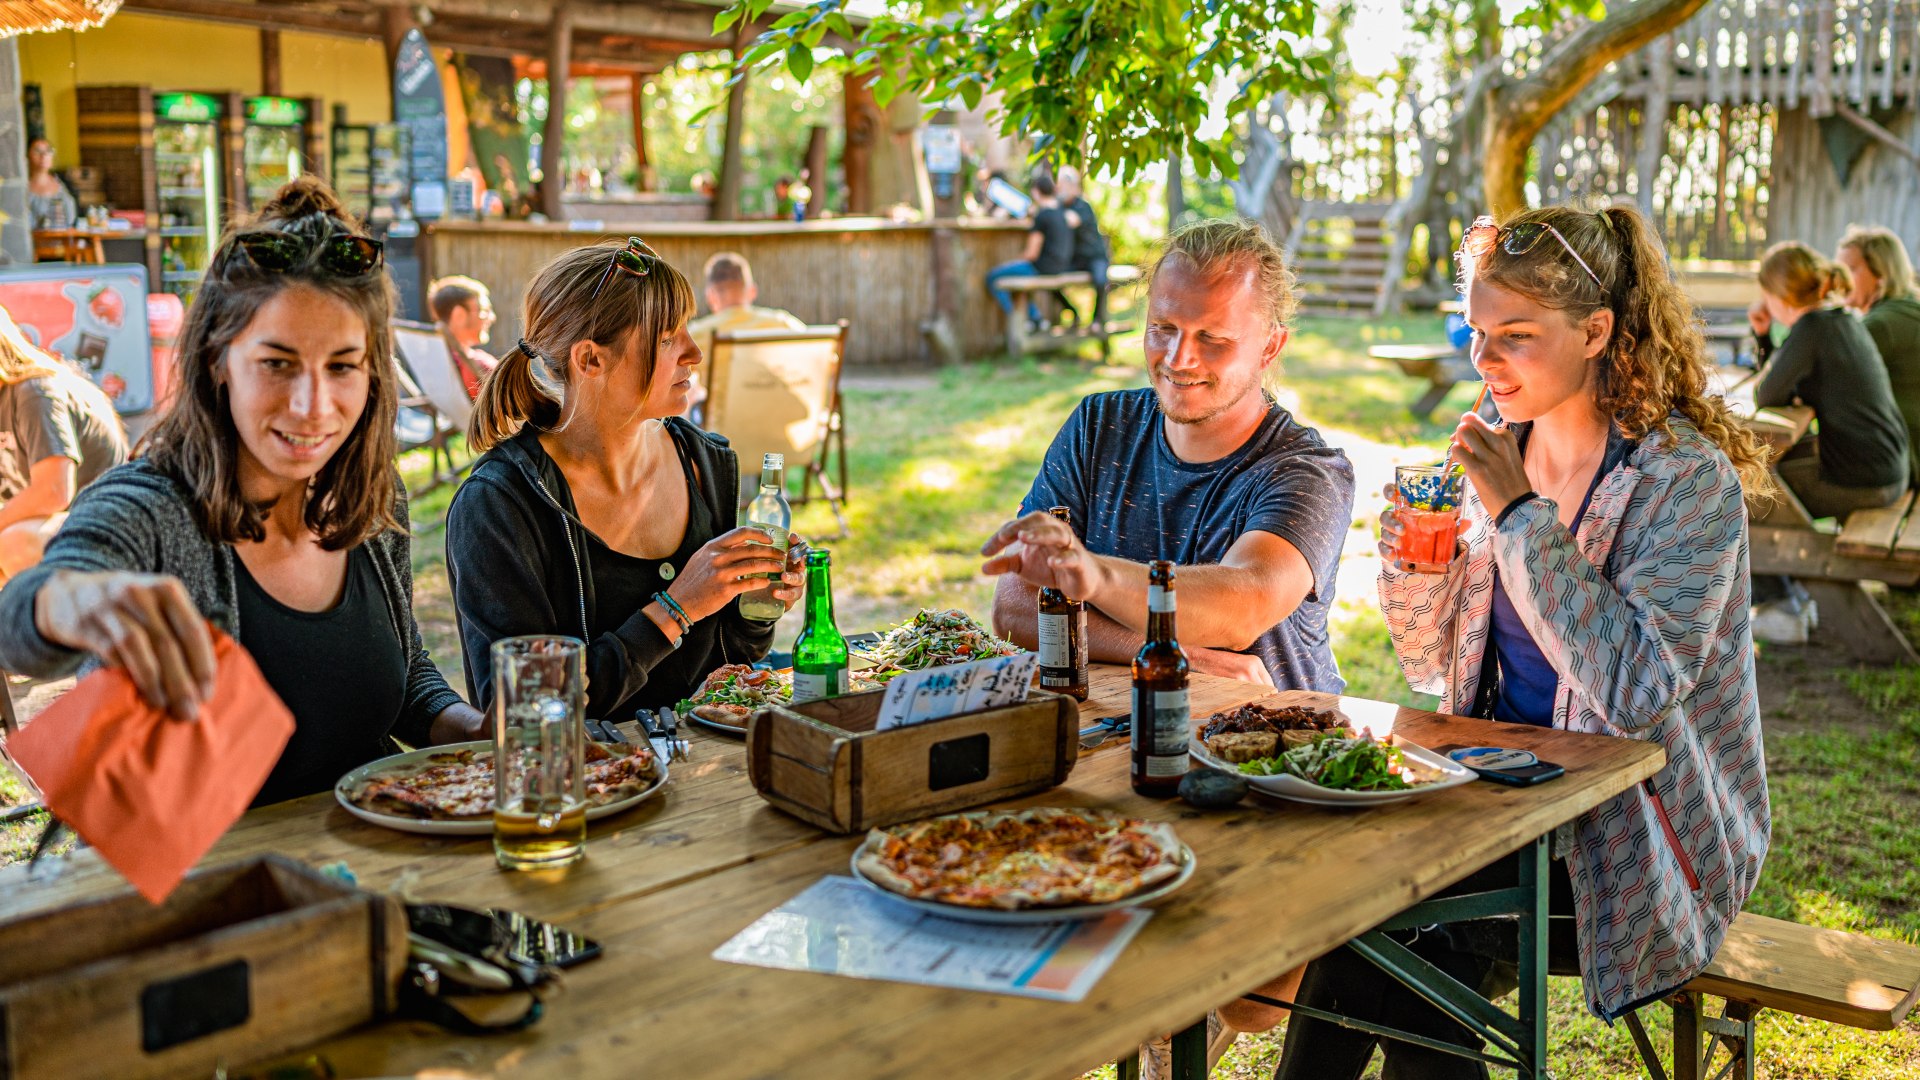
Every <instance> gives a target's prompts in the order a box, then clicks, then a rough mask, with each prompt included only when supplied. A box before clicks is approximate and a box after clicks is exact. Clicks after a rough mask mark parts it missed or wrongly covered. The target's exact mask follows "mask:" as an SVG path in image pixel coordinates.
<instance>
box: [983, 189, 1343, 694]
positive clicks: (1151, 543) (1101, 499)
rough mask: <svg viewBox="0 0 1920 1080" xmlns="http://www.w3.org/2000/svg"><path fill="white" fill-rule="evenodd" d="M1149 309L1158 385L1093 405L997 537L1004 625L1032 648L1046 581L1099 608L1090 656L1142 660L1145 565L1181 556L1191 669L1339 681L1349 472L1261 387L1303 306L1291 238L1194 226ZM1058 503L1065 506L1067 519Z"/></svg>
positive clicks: (1153, 290) (993, 543)
mask: <svg viewBox="0 0 1920 1080" xmlns="http://www.w3.org/2000/svg"><path fill="white" fill-rule="evenodd" d="M1147 305H1148V309H1147V327H1146V340H1145V346H1146V358H1147V368H1148V372H1149V375H1150V378H1151V381H1152V386H1150V387H1147V388H1143V389H1139V390H1118V391H1114V392H1111V393H1105V394H1095V395H1092V396H1091V397H1088V398H1087V399H1085V400H1084V401H1082V402H1081V403H1080V405H1079V406H1078V408H1076V409H1075V410H1074V413H1073V416H1072V417H1071V418H1069V419H1068V421H1067V423H1066V425H1065V426H1064V427H1062V428H1061V429H1060V433H1059V434H1058V435H1056V436H1055V437H1054V440H1053V445H1052V446H1050V447H1049V448H1048V449H1047V456H1046V460H1045V461H1044V463H1043V464H1042V465H1041V467H1040V474H1039V475H1038V476H1036V477H1035V478H1034V481H1033V487H1032V490H1030V491H1029V492H1028V493H1027V497H1026V499H1025V500H1024V501H1022V503H1021V505H1020V513H1021V516H1020V518H1019V519H1018V520H1016V521H1011V522H1008V523H1007V524H1006V525H1003V526H1002V527H1001V528H1000V530H999V531H998V532H997V533H995V534H994V536H993V538H992V539H991V540H989V541H988V542H987V544H986V547H985V549H984V552H983V553H984V554H986V555H989V556H991V558H990V559H989V560H988V562H987V563H986V565H985V567H983V570H984V572H986V573H989V574H999V575H1001V577H1000V581H999V585H998V588H997V590H996V592H995V594H994V605H993V621H994V625H995V627H996V628H997V630H998V632H999V633H1001V634H1004V635H1006V636H1007V637H1009V638H1011V639H1012V640H1014V641H1017V642H1019V643H1020V644H1022V645H1025V646H1026V647H1028V648H1033V647H1034V645H1035V641H1036V638H1035V626H1036V618H1037V615H1038V608H1037V601H1036V596H1035V594H1036V591H1037V589H1038V588H1040V587H1042V586H1048V585H1052V586H1055V587H1057V588H1060V589H1063V590H1065V591H1066V593H1067V595H1069V596H1073V597H1076V598H1079V599H1082V600H1085V601H1086V603H1087V605H1088V607H1089V608H1090V609H1091V610H1089V611H1088V612H1087V631H1088V639H1089V640H1088V649H1089V655H1090V657H1091V658H1092V659H1094V660H1096V661H1105V662H1109V663H1126V662H1129V661H1131V660H1132V659H1133V656H1134V654H1135V653H1136V652H1138V651H1139V649H1140V644H1141V640H1142V634H1143V631H1144V629H1145V626H1146V615H1147V570H1146V566H1145V563H1146V562H1147V561H1149V560H1152V559H1170V560H1172V561H1173V562H1174V563H1175V564H1177V565H1178V567H1179V569H1178V571H1177V579H1176V583H1175V584H1176V588H1177V589H1178V590H1179V595H1180V641H1181V644H1182V645H1184V646H1185V647H1186V650H1187V655H1188V658H1189V659H1190V661H1191V662H1192V664H1193V667H1194V669H1195V670H1198V671H1204V672H1208V673H1211V674H1214V675H1224V676H1228V677H1231V678H1239V679H1250V680H1255V681H1259V682H1268V683H1272V684H1274V685H1275V686H1278V687H1280V688H1282V689H1304V690H1324V691H1328V692H1331V693H1339V692H1340V691H1341V690H1342V689H1344V688H1345V686H1346V683H1345V682H1344V681H1343V680H1342V679H1341V678H1340V671H1339V668H1338V667H1337V666H1336V665H1335V663H1334V659H1333V651H1332V649H1331V648H1330V646H1329V645H1328V641H1327V612H1328V611H1329V610H1330V609H1331V608H1332V606H1333V589H1334V574H1335V571H1336V570H1337V569H1338V565H1339V559H1340V549H1341V546H1342V544H1344V543H1345V540H1346V534H1347V529H1348V526H1349V524H1350V523H1351V521H1352V520H1353V514H1352V511H1353V467H1352V466H1351V465H1350V464H1348V462H1347V458H1346V455H1345V454H1343V453H1341V452H1340V451H1339V450H1337V449H1334V448H1332V447H1329V446H1328V445H1327V444H1326V443H1325V442H1324V441H1323V440H1322V439H1321V438H1320V434H1319V433H1318V432H1316V431H1314V430H1313V429H1312V428H1309V427H1306V426H1304V425H1302V424H1301V423H1299V422H1298V421H1297V420H1295V419H1294V418H1293V416H1292V415H1291V414H1289V413H1288V412H1287V410H1285V409H1283V408H1281V407H1280V406H1279V405H1278V404H1277V403H1275V401H1274V400H1273V399H1272V398H1271V397H1270V396H1268V395H1267V394H1266V392H1265V391H1264V390H1263V388H1262V380H1263V378H1264V377H1265V376H1267V375H1268V374H1269V373H1271V372H1272V371H1274V370H1275V362H1276V361H1277V360H1278V359H1279V356H1280V350H1281V348H1282V347H1283V346H1284V345H1285V344H1286V341H1287V326H1286V320H1287V319H1288V317H1289V316H1290V315H1291V314H1292V311H1293V307H1294V296H1293V288H1292V275H1291V274H1290V273H1288V271H1287V269H1286V266H1285V265H1284V263H1283V262H1282V258H1281V253H1280V248H1279V246H1278V245H1276V244H1275V243H1274V242H1273V241H1272V240H1271V239H1269V238H1268V237H1267V235H1266V233H1265V231H1264V230H1262V229H1261V228H1260V227H1259V226H1258V225H1257V224H1254V223H1251V222H1244V221H1203V222H1196V223H1195V224H1193V225H1190V226H1188V227H1187V228H1184V229H1181V230H1180V231H1179V232H1177V233H1175V234H1174V235H1173V237H1172V238H1171V239H1169V240H1168V241H1167V246H1166V250H1165V252H1164V253H1163V254H1162V255H1161V256H1160V259H1159V262H1158V263H1156V264H1155V266H1154V268H1153V274H1152V280H1151V282H1150V284H1149V286H1148V293H1147ZM1052 506H1065V507H1067V508H1069V510H1070V511H1071V512H1072V518H1073V528H1072V530H1069V529H1068V528H1067V527H1066V526H1065V525H1063V524H1061V523H1060V522H1059V521H1057V520H1055V519H1054V518H1052V517H1050V516H1049V515H1048V514H1047V509H1048V508H1049V507H1052ZM1076 531H1077V532H1078V533H1079V534H1080V535H1075V532H1076ZM1016 541H1017V542H1018V545H1017V546H1016Z"/></svg>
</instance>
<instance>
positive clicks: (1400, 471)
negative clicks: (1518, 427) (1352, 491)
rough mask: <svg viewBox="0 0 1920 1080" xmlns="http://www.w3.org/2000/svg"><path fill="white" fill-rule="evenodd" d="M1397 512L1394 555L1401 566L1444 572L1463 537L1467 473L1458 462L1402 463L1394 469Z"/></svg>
mask: <svg viewBox="0 0 1920 1080" xmlns="http://www.w3.org/2000/svg"><path fill="white" fill-rule="evenodd" d="M1393 479H1394V485H1393V489H1394V500H1393V501H1394V507H1395V510H1394V513H1395V515H1396V516H1397V517H1398V518H1399V519H1400V542H1399V544H1398V545H1397V546H1396V547H1395V549H1394V558H1395V559H1397V560H1399V563H1400V565H1401V568H1402V569H1406V570H1412V571H1414V572H1415V573H1420V574H1444V573H1446V572H1447V567H1448V565H1449V564H1451V563H1452V562H1453V553H1454V548H1455V547H1456V546H1457V544H1458V542H1459V539H1460V497H1461V495H1462V493H1463V490H1464V488H1465V487H1466V473H1465V472H1463V471H1462V470H1461V469H1460V468H1459V467H1458V466H1449V465H1448V464H1447V463H1445V462H1442V463H1440V464H1438V465H1401V466H1399V467H1398V468H1396V469H1394V471H1393Z"/></svg>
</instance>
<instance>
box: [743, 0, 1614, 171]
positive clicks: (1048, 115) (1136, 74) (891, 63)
mask: <svg viewBox="0 0 1920 1080" xmlns="http://www.w3.org/2000/svg"><path fill="white" fill-rule="evenodd" d="M1410 2H1413V3H1415V6H1419V4H1420V3H1421V2H1422V0H1410ZM1424 2H1426V3H1430V4H1431V3H1446V2H1448V0H1424ZM1474 2H1476V3H1485V2H1491V0H1474ZM846 3H847V0H816V2H814V3H810V4H806V5H805V6H803V7H797V8H795V9H793V10H790V11H787V12H785V13H784V14H782V15H781V16H780V17H779V18H777V19H775V20H774V21H773V23H772V24H771V26H768V27H767V28H766V30H765V32H763V33H761V34H760V35H759V36H758V37H757V38H755V39H754V40H753V43H752V44H751V46H749V47H748V48H747V50H746V51H745V53H744V55H743V56H742V57H741V66H742V67H743V68H751V67H755V66H759V65H762V64H769V63H773V62H776V61H777V62H783V63H784V64H785V66H786V68H787V70H788V71H790V72H792V73H793V75H794V77H795V78H797V79H800V80H802V81H804V80H806V79H807V78H809V77H810V76H812V75H813V74H814V72H815V69H816V66H817V65H816V57H815V49H817V48H820V47H821V46H822V45H823V44H824V43H825V41H826V36H827V34H829V33H832V34H834V35H836V36H837V37H838V38H839V39H841V40H842V41H844V42H846V43H847V47H846V48H845V53H850V54H851V55H844V54H843V57H842V58H841V59H840V60H838V61H836V64H837V66H840V67H842V68H843V69H844V70H845V71H847V72H848V73H850V74H853V73H857V74H870V75H872V76H873V94H874V97H875V99H876V100H877V101H879V102H880V104H881V105H883V106H884V105H886V104H887V103H888V102H890V101H891V100H892V99H893V98H895V97H897V96H898V95H900V94H903V93H910V94H914V95H916V96H918V97H920V98H921V99H922V100H924V101H926V102H927V103H928V104H930V105H943V104H945V103H947V102H950V101H952V100H954V99H955V98H958V99H959V100H960V102H962V103H964V104H965V105H966V107H967V108H969V109H973V108H978V107H979V104H980V103H981V102H982V101H986V100H989V99H990V98H991V99H992V100H995V101H996V102H997V108H996V110H995V112H994V114H993V117H992V119H993V120H994V121H995V122H996V123H997V124H998V126H999V128H1000V130H1001V132H1002V133H1003V134H1007V135H1011V136H1016V137H1020V138H1025V139H1028V140H1029V145H1030V147H1031V152H1032V153H1033V155H1034V156H1036V157H1038V156H1040V155H1052V156H1053V157H1054V158H1056V159H1057V163H1059V164H1074V165H1083V166H1087V167H1090V168H1092V169H1094V170H1096V171H1097V170H1099V169H1103V168H1104V169H1110V170H1112V171H1114V172H1115V173H1117V174H1118V180H1119V181H1120V182H1122V183H1125V182H1127V181H1129V180H1132V179H1134V178H1135V177H1137V176H1138V175H1139V173H1140V171H1141V170H1142V169H1144V168H1145V167H1146V166H1148V165H1150V164H1154V163H1157V162H1162V161H1166V160H1168V159H1169V158H1173V157H1185V158H1187V159H1188V160H1191V161H1192V162H1193V164H1194V165H1195V167H1196V168H1197V169H1198V170H1200V171H1201V172H1202V173H1203V174H1205V173H1207V172H1218V173H1219V174H1221V175H1223V176H1228V177H1231V176H1235V175H1237V174H1238V171H1239V165H1238V162H1237V161H1236V160H1235V155H1234V152H1233V150H1234V147H1233V137H1232V135H1230V134H1225V133H1223V134H1221V135H1220V136H1219V137H1217V138H1215V139H1211V140H1201V139H1200V138H1199V137H1198V133H1199V131H1200V130H1201V127H1202V125H1204V124H1205V123H1206V122H1207V120H1208V114H1209V108H1208V102H1209V100H1210V99H1211V98H1212V97H1213V96H1214V94H1215V92H1216V88H1230V89H1229V92H1230V93H1231V95H1232V96H1231V97H1230V99H1229V100H1228V101H1226V102H1225V106H1224V109H1225V112H1226V114H1227V119H1228V120H1229V124H1228V125H1227V129H1228V131H1229V132H1231V131H1233V130H1236V129H1237V128H1238V127H1239V125H1236V124H1235V123H1233V121H1236V120H1238V119H1240V118H1241V117H1244V116H1246V115H1247V114H1249V113H1250V112H1251V111H1252V110H1254V109H1255V108H1258V107H1259V106H1260V105H1261V104H1263V103H1264V102H1266V101H1268V100H1270V99H1272V98H1273V97H1274V95H1276V94H1280V93H1286V94H1290V95H1296V96H1325V95H1330V94H1332V93H1333V88H1334V72H1335V67H1334V64H1333V62H1332V58H1331V56H1330V53H1331V52H1332V51H1333V49H1334V48H1336V47H1337V45H1336V44H1335V43H1330V42H1329V41H1327V40H1325V38H1326V37H1327V36H1328V35H1329V34H1331V33H1334V32H1335V31H1337V30H1339V29H1340V28H1341V27H1342V26H1343V25H1344V23H1343V22H1342V20H1341V18H1339V17H1338V11H1344V10H1345V9H1344V8H1343V7H1341V6H1339V5H1332V7H1333V8H1334V9H1336V14H1335V15H1328V14H1326V13H1324V12H1322V11H1321V10H1320V9H1321V8H1325V7H1329V5H1316V4H1315V3H1313V2H1312V0H1200V2H1198V3H1194V2H1192V0H995V2H994V3H993V4H991V5H989V6H985V7H981V6H975V4H974V3H971V2H968V0H896V2H895V3H894V4H893V5H892V6H889V7H888V8H886V9H885V10H884V11H883V12H882V13H880V14H876V15H873V16H871V17H870V18H868V19H867V21H866V24H865V25H864V26H861V27H855V25H854V21H855V20H854V19H853V18H850V17H849V16H848V14H847V13H846V11H845V10H844V9H845V5H846ZM770 4H771V0H738V2H736V3H734V4H733V5H731V6H730V7H728V8H726V9H725V10H724V11H722V12H721V13H720V14H719V15H718V16H716V17H715V19H714V28H715V31H716V33H718V32H719V31H722V30H726V29H728V28H730V27H737V26H739V25H740V24H741V22H742V20H749V21H748V23H747V25H754V24H753V23H752V22H751V21H750V20H752V19H757V18H758V17H759V16H760V15H761V14H763V13H765V11H766V10H767V8H768V7H769V5H770ZM1590 11H1604V0H1531V3H1530V5H1529V8H1528V9H1527V10H1526V11H1525V12H1523V13H1522V17H1527V16H1529V15H1535V16H1538V15H1540V14H1541V13H1544V14H1545V16H1546V17H1555V18H1557V17H1564V16H1565V15H1566V14H1567V13H1569V12H1580V13H1586V12H1590Z"/></svg>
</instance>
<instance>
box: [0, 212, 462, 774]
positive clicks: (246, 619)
mask: <svg viewBox="0 0 1920 1080" xmlns="http://www.w3.org/2000/svg"><path fill="white" fill-rule="evenodd" d="M392 315H393V286H392V284H391V283H390V282H389V281H388V279H387V275H386V271H385V270H384V269H383V267H382V265H381V249H380V245H379V243H378V242H377V241H375V240H372V239H371V238H369V237H367V236H365V235H364V234H363V233H361V232H360V231H359V230H358V228H357V227H356V226H355V225H354V223H353V222H352V220H351V219H349V218H348V217H347V215H346V211H345V210H344V209H342V207H341V205H340V202H339V200H338V199H337V198H335V197H334V194H333V192H332V191H331V190H329V189H328V188H327V186H326V185H325V184H324V183H322V182H321V181H320V180H319V179H317V178H315V177H303V178H301V179H299V180H296V181H294V182H293V183H290V184H288V185H287V186H285V187H284V188H282V189H281V190H280V192H279V194H278V195H276V196H275V197H274V199H273V201H272V202H271V203H269V204H268V205H267V207H266V208H265V209H264V210H263V211H262V212H261V214H260V216H259V217H258V218H256V219H254V220H253V221H250V222H246V223H243V224H240V225H237V226H235V228H234V229H233V230H232V231H230V232H229V233H228V234H227V236H226V237H225V238H224V239H222V240H221V242H220V246H219V247H218V248H217V249H216V250H215V251H214V253H213V258H212V259H211V260H209V262H208V266H207V272H206V276H205V277H204V278H203V279H202V280H201V282H200V286H199V289H198V290H197V291H196V293H195V296H194V301H193V307H192V308H191V309H190V310H189V311H188V312H187V322H186V331H185V334H184V337H183V340H182V342H181V346H180V385H179V389H178V390H177V391H176V392H175V394H174V396H173V398H172V400H171V402H170V404H169V405H168V406H167V411H166V413H165V414H164V415H162V416H161V418H160V421H159V423H157V424H156V425H154V428H153V430H152V432H150V433H149V434H148V436H147V438H146V440H145V442H144V443H143V444H142V446H141V454H140V456H139V457H138V458H136V459H135V460H134V461H131V462H129V463H127V464H125V465H122V466H120V467H118V468H116V469H112V470H110V471H109V472H107V473H106V474H105V475H103V476H101V477H100V479H98V480H96V481H95V482H94V483H93V484H91V485H89V486H88V487H87V488H86V489H85V490H84V491H82V492H81V493H80V495H79V498H78V499H76V500H75V501H74V504H73V510H72V512H71V513H70V514H69V515H68V518H67V522H66V525H65V527H64V528H62V529H61V531H60V533H59V535H57V536H56V537H54V539H53V542H52V543H51V544H50V545H49V546H48V548H47V553H46V557H45V559H43V560H42V561H41V563H40V565H39V566H37V567H35V568H34V569H32V570H29V571H27V572H26V573H24V574H21V575H20V576H19V577H16V578H14V579H13V580H12V581H10V582H8V583H7V587H6V591H5V592H0V668H4V669H6V670H8V671H17V672H21V673H24V674H29V675H39V676H55V675H62V674H65V673H67V672H71V671H73V670H75V669H76V668H80V667H82V666H86V667H94V666H100V665H106V666H110V667H120V668H124V669H126V672H127V674H128V675H129V676H130V677H131V678H132V679H133V682H134V685H136V686H137V687H138V688H139V690H140V693H141V695H142V696H144V697H145V698H146V699H147V700H148V701H149V702H151V703H152V704H153V705H154V706H156V707H160V708H167V709H170V710H171V711H172V712H173V713H174V714H175V715H177V716H179V717H181V718H182V719H191V718H192V717H194V716H195V715H197V714H198V712H199V710H200V707H201V706H202V704H204V703H205V702H206V701H207V700H209V698H210V697H211V696H212V693H213V681H214V666H215V665H214V652H213V641H212V636H211V634H210V633H209V631H208V628H207V624H208V622H209V621H211V622H212V623H213V624H215V625H217V626H219V627H221V628H223V629H225V630H226V631H227V632H228V633H230V634H232V635H233V637H234V638H235V639H236V640H238V641H239V642H240V644H241V645H243V646H245V647H246V649H247V651H248V652H249V653H251V654H252V656H253V658H254V660H255V661H256V662H257V663H258V664H259V665H260V670H261V672H262V674H263V675H265V676H266V680H267V683H268V685H270V686H272V687H273V689H274V691H275V692H276V693H277V694H279V696H280V698H281V699H282V700H283V701H284V702H286V704H287V707H288V708H289V710H291V711H292V713H293V718H294V733H293V737H292V738H291V739H290V740H289V741H288V743H287V745H286V748H285V749H284V750H282V751H281V753H280V760H279V762H278V763H276V764H275V765H274V767H273V771H272V773H271V774H269V775H268V777H267V780H266V783H265V785H264V786H263V787H262V788H261V790H260V793H259V794H258V796H256V798H255V803H256V805H258V804H264V803H270V802H278V801H280V800H282V799H290V798H294V797H296V796H300V795H309V794H313V793H316V792H321V791H326V790H327V789H329V788H331V787H332V786H333V784H334V782H335V781H336V780H338V779H339V778H340V776H341V774H343V773H345V772H347V771H349V770H351V769H353V768H356V767H357V766H360V765H364V764H366V763H367V762H369V761H372V760H374V759H375V758H378V757H380V756H382V755H383V754H386V753H388V752H389V750H388V747H387V745H386V743H387V737H388V735H390V734H393V735H398V736H400V737H401V738H404V739H406V740H407V741H409V742H411V743H413V744H415V745H424V744H426V743H427V742H430V741H431V742H454V741H458V740H462V739H474V738H484V737H485V736H486V730H485V718H484V717H482V716H481V714H480V712H479V711H478V710H476V709H474V708H473V707H472V706H470V705H468V704H466V703H465V702H463V701H461V700H460V697H459V695H458V694H455V693H454V692H453V690H452V689H451V688H449V687H448V686H447V681H446V679H445V678H443V677H442V676H441V674H440V672H439V669H437V668H436V667H434V664H433V660H432V658H431V657H429V656H428V655H427V651H426V649H425V648H423V647H422V646H421V644H420V629H419V626H418V624H417V623H416V622H415V621H414V617H413V564H412V561H411V558H410V556H409V554H408V552H409V549H410V545H411V538H410V537H409V535H408V531H407V516H406V515H407V501H406V491H405V489H403V488H402V487H401V486H400V478H399V474H398V473H396V472H395V471H394V467H393V454H394V442H393V417H394V411H395V409H396V407H397V402H398V400H399V395H398V394H397V393H396V390H395V385H396V377H395V374H394V372H395V368H394V359H393V344H392V341H393V335H392V332H391V329H390V326H389V323H390V321H391V319H392ZM348 673H350V674H351V677H343V676H344V675H347V674H348Z"/></svg>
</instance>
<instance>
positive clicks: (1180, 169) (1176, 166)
mask: <svg viewBox="0 0 1920 1080" xmlns="http://www.w3.org/2000/svg"><path fill="white" fill-rule="evenodd" d="M1185 172H1186V159H1185V158H1182V157H1178V156H1175V157H1171V158H1168V159H1167V231H1168V232H1172V231H1173V230H1175V229H1177V228H1179V227H1180V218H1181V216H1182V215H1184V214H1185V213H1186V212H1187V186H1186V179H1185V177H1184V175H1183V174H1184V173H1185Z"/></svg>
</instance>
